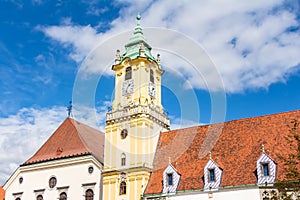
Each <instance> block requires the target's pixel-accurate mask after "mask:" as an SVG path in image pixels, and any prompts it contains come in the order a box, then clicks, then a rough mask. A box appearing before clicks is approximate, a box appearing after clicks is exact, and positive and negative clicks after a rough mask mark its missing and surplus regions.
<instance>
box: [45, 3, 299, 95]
mask: <svg viewBox="0 0 300 200" xmlns="http://www.w3.org/2000/svg"><path fill="white" fill-rule="evenodd" d="M116 3H126V4H127V6H126V8H121V10H120V12H119V14H120V16H119V17H118V18H117V19H115V20H114V21H112V22H111V24H110V26H111V28H110V29H109V30H107V31H106V32H103V33H97V32H96V29H95V28H93V27H91V26H79V25H61V26H47V27H43V28H42V29H41V30H42V31H43V32H44V33H45V34H46V35H47V36H48V37H51V38H52V39H54V40H57V41H59V42H60V43H61V44H63V45H65V46H72V47H73V48H72V50H71V53H70V56H71V58H73V59H74V60H76V61H77V62H79V61H81V60H82V59H83V58H84V56H86V55H88V54H89V52H90V50H92V49H93V48H95V47H96V45H97V44H99V43H101V42H103V41H106V42H107V41H108V42H111V41H113V40H114V37H115V36H116V35H115V34H116V33H121V32H123V31H124V30H128V28H129V27H131V30H132V29H133V28H134V24H135V20H134V17H135V15H136V13H138V11H139V10H142V11H143V13H142V25H143V27H147V26H148V27H149V26H152V27H165V28H169V29H173V30H177V31H179V32H181V33H183V34H185V35H186V36H188V37H190V38H192V39H193V40H194V41H195V43H196V44H197V43H198V44H201V45H203V47H204V48H205V50H206V52H207V54H208V55H209V57H210V58H211V59H212V61H213V63H214V64H215V66H214V68H215V70H217V71H218V73H219V74H220V75H221V77H222V82H223V83H224V86H225V89H226V91H227V92H230V93H238V92H243V91H245V90H248V89H257V88H264V89H266V88H268V87H269V86H270V85H271V84H273V83H276V82H278V81H283V82H284V81H286V79H287V78H288V77H289V76H290V75H291V72H294V71H295V70H297V69H298V68H299V66H298V65H299V63H300V57H299V56H297V55H298V53H299V52H300V45H299V41H300V34H299V31H296V32H289V31H287V30H288V29H289V28H292V27H299V25H300V24H299V21H297V18H296V14H295V13H293V12H295V10H291V9H287V8H286V7H287V6H285V5H284V3H286V1H283V0H266V1H260V0H255V1H247V2H244V1H238V0H230V1H223V2H220V1H217V0H206V1H179V2H176V3H175V2H174V1H171V0H164V1H146V0H145V1H143V3H138V4H135V3H130V2H128V1H126V0H124V1H123V0H119V1H116ZM292 6H294V5H292ZM296 10H297V9H296ZM145 35H146V37H148V38H151V39H153V38H154V39H155V40H156V41H155V42H156V43H159V44H160V47H161V48H163V47H165V46H168V47H169V48H172V45H171V44H170V43H172V42H173V41H175V40H172V42H170V41H169V40H166V38H161V35H155V37H153V35H150V36H149V35H147V34H145ZM128 39H129V37H128V38H127V40H126V39H125V40H123V41H120V40H118V43H117V42H115V43H114V44H113V45H112V46H111V47H110V49H107V50H106V49H104V51H103V47H101V48H102V49H101V50H102V51H101V50H100V51H101V52H98V53H97V54H98V55H100V54H101V55H100V56H99V59H97V56H93V61H94V62H90V63H89V65H86V66H85V67H83V68H82V69H83V70H84V71H87V72H90V73H99V72H103V71H105V70H104V69H103V68H102V69H101V68H99V65H101V64H99V62H101V61H105V62H104V64H103V65H107V63H109V62H108V60H109V58H110V60H113V58H114V55H113V54H114V53H113V50H112V47H113V48H117V47H116V46H117V45H119V48H120V47H123V46H124V44H125V43H126V42H127V41H128ZM179 39H180V38H179ZM151 42H152V43H153V41H150V43H151ZM176 44H177V43H174V45H176ZM167 50H168V49H167ZM169 50H172V49H169ZM185 52H187V54H190V53H192V52H193V49H192V48H187V49H186V51H185ZM103 57H105V59H103ZM162 59H165V63H167V65H168V64H170V63H171V64H172V68H174V69H176V70H178V71H179V70H180V71H181V72H182V73H185V74H186V76H185V77H187V78H188V81H189V82H190V83H191V84H192V86H193V87H195V88H201V89H208V87H207V85H205V82H206V84H207V83H213V82H214V78H215V77H214V76H211V74H210V73H211V69H209V68H211V67H212V66H210V65H209V66H207V67H206V68H202V70H201V71H202V72H203V77H204V78H205V80H204V81H201V82H199V81H198V80H199V77H198V74H197V75H195V73H193V70H191V66H189V65H187V64H183V62H180V64H178V63H177V64H176V63H174V62H172V60H175V59H174V58H172V56H166V57H165V58H162ZM96 64H97V65H96ZM295 67H297V68H295ZM206 72H208V73H206ZM105 73H106V74H111V73H109V72H105ZM210 85H212V84H210ZM209 89H213V90H218V89H220V86H219V85H218V84H217V85H215V86H212V88H209Z"/></svg>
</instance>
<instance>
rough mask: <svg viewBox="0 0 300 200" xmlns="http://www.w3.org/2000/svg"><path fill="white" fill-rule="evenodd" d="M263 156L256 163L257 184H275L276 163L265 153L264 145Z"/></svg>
mask: <svg viewBox="0 0 300 200" xmlns="http://www.w3.org/2000/svg"><path fill="white" fill-rule="evenodd" d="M262 151H263V153H262V155H261V156H260V157H259V159H258V160H257V162H256V169H257V184H265V183H274V182H275V178H276V172H277V166H276V163H275V162H274V161H273V160H272V158H270V156H268V155H267V154H266V153H265V149H264V145H262Z"/></svg>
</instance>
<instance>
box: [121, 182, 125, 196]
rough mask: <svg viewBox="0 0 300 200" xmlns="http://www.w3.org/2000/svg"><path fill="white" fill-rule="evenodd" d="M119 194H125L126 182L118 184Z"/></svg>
mask: <svg viewBox="0 0 300 200" xmlns="http://www.w3.org/2000/svg"><path fill="white" fill-rule="evenodd" d="M121 194H126V182H125V181H122V182H121V184H120V195H121Z"/></svg>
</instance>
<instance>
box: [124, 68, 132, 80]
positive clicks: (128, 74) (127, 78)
mask: <svg viewBox="0 0 300 200" xmlns="http://www.w3.org/2000/svg"><path fill="white" fill-rule="evenodd" d="M131 77H132V69H131V67H127V68H126V72H125V81H126V80H129V79H131Z"/></svg>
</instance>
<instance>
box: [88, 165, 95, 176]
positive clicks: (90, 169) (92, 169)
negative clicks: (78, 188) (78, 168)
mask: <svg viewBox="0 0 300 200" xmlns="http://www.w3.org/2000/svg"><path fill="white" fill-rule="evenodd" d="M88 170H89V173H90V174H91V173H93V171H94V167H92V166H90V167H89V169H88Z"/></svg>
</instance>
